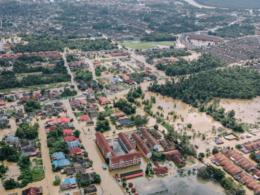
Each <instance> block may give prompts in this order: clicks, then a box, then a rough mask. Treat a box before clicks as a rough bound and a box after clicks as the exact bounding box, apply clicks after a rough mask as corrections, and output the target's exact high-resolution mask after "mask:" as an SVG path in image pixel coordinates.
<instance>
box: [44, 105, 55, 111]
mask: <svg viewBox="0 0 260 195" xmlns="http://www.w3.org/2000/svg"><path fill="white" fill-rule="evenodd" d="M52 108H53V105H52V104H44V109H45V110H51V109H52Z"/></svg>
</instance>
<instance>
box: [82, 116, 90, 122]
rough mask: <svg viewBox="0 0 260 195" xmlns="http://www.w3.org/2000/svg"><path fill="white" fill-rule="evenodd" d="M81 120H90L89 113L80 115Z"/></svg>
mask: <svg viewBox="0 0 260 195" xmlns="http://www.w3.org/2000/svg"><path fill="white" fill-rule="evenodd" d="M79 118H80V120H81V121H89V120H90V118H89V115H82V116H80V117H79Z"/></svg>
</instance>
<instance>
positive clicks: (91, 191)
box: [84, 185, 97, 194]
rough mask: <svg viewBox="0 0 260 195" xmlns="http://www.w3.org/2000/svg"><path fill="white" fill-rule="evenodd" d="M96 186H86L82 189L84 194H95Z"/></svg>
mask: <svg viewBox="0 0 260 195" xmlns="http://www.w3.org/2000/svg"><path fill="white" fill-rule="evenodd" d="M96 193H97V188H96V186H95V185H90V186H89V187H88V188H85V189H84V194H96Z"/></svg>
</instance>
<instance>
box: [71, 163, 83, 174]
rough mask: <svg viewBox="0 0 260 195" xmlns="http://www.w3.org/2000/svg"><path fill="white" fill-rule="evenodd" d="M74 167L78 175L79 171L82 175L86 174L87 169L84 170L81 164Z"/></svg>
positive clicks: (75, 164)
mask: <svg viewBox="0 0 260 195" xmlns="http://www.w3.org/2000/svg"><path fill="white" fill-rule="evenodd" d="M73 166H74V169H75V172H76V173H78V172H79V171H81V173H86V169H85V168H83V167H82V165H81V164H80V163H74V164H73Z"/></svg>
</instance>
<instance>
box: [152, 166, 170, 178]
mask: <svg viewBox="0 0 260 195" xmlns="http://www.w3.org/2000/svg"><path fill="white" fill-rule="evenodd" d="M153 171H154V172H155V173H156V174H157V175H160V176H164V175H167V174H168V168H167V167H153Z"/></svg>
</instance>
